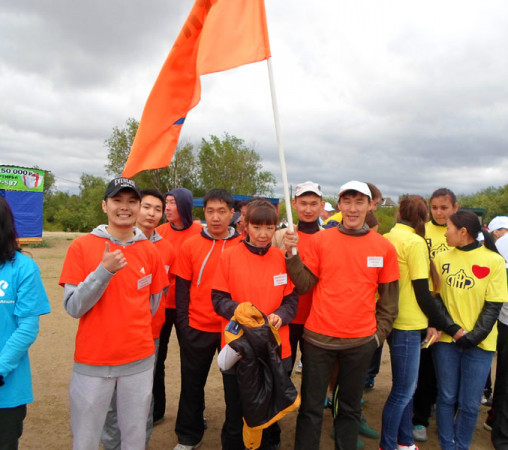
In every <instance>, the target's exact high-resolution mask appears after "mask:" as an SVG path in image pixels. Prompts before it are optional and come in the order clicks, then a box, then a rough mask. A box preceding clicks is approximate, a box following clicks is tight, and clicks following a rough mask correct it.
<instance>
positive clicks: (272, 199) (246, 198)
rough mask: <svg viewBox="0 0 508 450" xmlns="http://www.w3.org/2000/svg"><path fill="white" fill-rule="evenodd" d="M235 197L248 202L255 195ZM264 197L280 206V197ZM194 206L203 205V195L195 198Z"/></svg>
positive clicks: (237, 199)
mask: <svg viewBox="0 0 508 450" xmlns="http://www.w3.org/2000/svg"><path fill="white" fill-rule="evenodd" d="M233 198H234V199H235V200H236V201H237V202H246V201H248V200H250V199H251V198H254V196H253V195H233ZM263 198H264V199H266V200H268V201H269V202H270V203H272V204H273V205H274V206H275V207H276V208H278V206H279V199H278V198H271V197H263ZM193 206H194V207H199V206H200V207H203V206H204V205H203V197H200V198H195V199H194V205H193Z"/></svg>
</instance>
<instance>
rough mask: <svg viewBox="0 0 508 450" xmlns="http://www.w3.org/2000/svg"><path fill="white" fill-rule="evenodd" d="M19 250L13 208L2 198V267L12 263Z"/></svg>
mask: <svg viewBox="0 0 508 450" xmlns="http://www.w3.org/2000/svg"><path fill="white" fill-rule="evenodd" d="M19 250H20V248H19V246H18V242H17V241H16V228H15V227H14V216H13V215H12V211H11V207H10V206H9V204H8V203H7V200H5V198H4V197H2V196H0V265H3V264H4V263H5V262H6V261H11V260H12V259H13V258H14V255H15V254H16V252H17V251H19Z"/></svg>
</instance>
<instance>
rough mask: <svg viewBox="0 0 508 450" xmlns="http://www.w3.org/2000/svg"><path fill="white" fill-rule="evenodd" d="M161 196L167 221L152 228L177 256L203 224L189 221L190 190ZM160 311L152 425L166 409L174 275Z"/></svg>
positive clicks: (177, 190) (190, 219)
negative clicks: (167, 242)
mask: <svg viewBox="0 0 508 450" xmlns="http://www.w3.org/2000/svg"><path fill="white" fill-rule="evenodd" d="M164 197H165V199H164V200H165V209H164V213H165V214H166V219H167V223H165V224H163V225H160V226H158V227H157V228H156V230H157V232H158V233H159V234H160V235H161V236H162V237H163V238H164V239H166V240H167V241H169V242H170V244H171V245H172V246H173V249H174V250H175V255H176V257H177V256H178V252H179V250H180V246H181V245H182V243H183V242H184V241H185V240H187V239H189V238H190V237H192V236H194V235H196V234H199V233H200V232H201V229H202V228H203V227H202V226H201V224H199V223H195V222H193V219H192V206H193V198H192V192H191V191H189V190H188V189H185V188H176V189H172V190H171V191H169V192H168V193H166V195H165V196H164ZM164 314H165V321H164V325H163V326H162V329H161V332H160V339H159V352H158V354H157V362H156V364H155V374H154V379H153V400H154V408H153V423H154V425H156V424H157V423H159V422H161V421H162V419H163V418H164V414H165V411H166V387H165V376H166V371H165V361H166V357H167V355H168V344H169V337H170V336H171V330H172V329H173V325H174V323H175V319H176V309H175V276H174V275H170V278H169V289H168V293H167V296H166V304H165V310H164Z"/></svg>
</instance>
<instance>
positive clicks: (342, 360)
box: [295, 339, 377, 450]
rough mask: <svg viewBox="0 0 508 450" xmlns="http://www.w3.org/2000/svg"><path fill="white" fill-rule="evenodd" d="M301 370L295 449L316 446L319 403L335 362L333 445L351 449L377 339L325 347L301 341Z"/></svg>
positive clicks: (321, 408) (318, 430)
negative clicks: (337, 347) (336, 404)
mask: <svg viewBox="0 0 508 450" xmlns="http://www.w3.org/2000/svg"><path fill="white" fill-rule="evenodd" d="M303 346H304V353H303V370H302V389H301V397H302V404H301V406H300V411H299V412H298V418H297V422H296V438H295V449H296V450H309V449H318V448H319V441H320V439H321V425H322V422H323V404H324V400H325V397H326V391H327V389H328V383H329V381H330V375H331V372H332V368H333V366H334V365H335V363H336V361H337V362H338V364H339V373H338V377H337V383H338V385H339V386H340V389H339V392H338V400H339V404H340V408H339V410H338V413H337V416H336V417H335V418H334V429H335V448H336V449H338V450H354V449H356V443H357V439H358V432H359V430H360V419H361V414H362V409H361V400H362V396H363V388H364V384H365V376H366V375H367V369H368V368H369V364H370V361H371V359H372V355H373V354H374V351H375V350H376V348H377V341H376V340H375V339H372V340H371V341H369V342H368V343H366V344H364V345H361V346H359V347H355V348H349V349H342V350H329V349H323V348H320V347H316V346H315V345H312V344H310V343H309V342H307V341H304V344H303Z"/></svg>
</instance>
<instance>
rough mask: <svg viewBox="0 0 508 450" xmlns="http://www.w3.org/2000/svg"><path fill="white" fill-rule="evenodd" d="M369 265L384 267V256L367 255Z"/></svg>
mask: <svg viewBox="0 0 508 450" xmlns="http://www.w3.org/2000/svg"><path fill="white" fill-rule="evenodd" d="M367 267H383V257H382V256H367Z"/></svg>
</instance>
